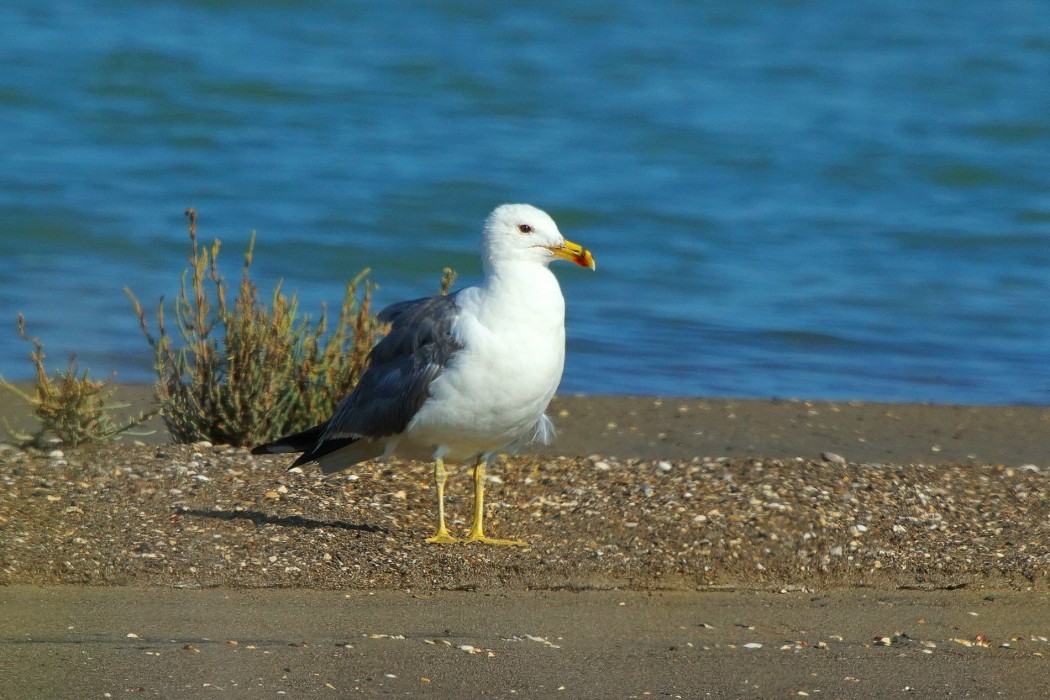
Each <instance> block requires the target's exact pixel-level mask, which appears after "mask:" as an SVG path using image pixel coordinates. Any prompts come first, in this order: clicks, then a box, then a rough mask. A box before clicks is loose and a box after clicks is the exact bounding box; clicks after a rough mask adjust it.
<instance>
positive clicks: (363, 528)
mask: <svg viewBox="0 0 1050 700" xmlns="http://www.w3.org/2000/svg"><path fill="white" fill-rule="evenodd" d="M182 515H190V516H196V517H198V518H211V519H213V520H251V521H252V522H253V523H255V524H256V525H278V526H280V527H303V528H307V529H309V530H313V529H317V528H324V529H340V530H353V531H355V532H383V531H384V530H383V528H381V527H379V526H378V525H369V524H368V523H346V522H343V521H341V520H333V521H325V520H314V519H313V518H307V517H304V516H302V515H281V516H278V515H272V514H270V513H263V512H262V511H258V510H185V511H182Z"/></svg>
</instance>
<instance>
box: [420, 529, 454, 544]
mask: <svg viewBox="0 0 1050 700" xmlns="http://www.w3.org/2000/svg"><path fill="white" fill-rule="evenodd" d="M462 541H463V540H461V539H459V538H458V537H453V536H452V535H450V534H448V530H446V529H445V528H444V527H440V528H438V531H437V532H435V533H434V535H433V536H432V537H428V538H427V542H429V543H431V544H455V543H456V542H462Z"/></svg>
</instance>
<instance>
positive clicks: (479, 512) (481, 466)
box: [467, 456, 525, 547]
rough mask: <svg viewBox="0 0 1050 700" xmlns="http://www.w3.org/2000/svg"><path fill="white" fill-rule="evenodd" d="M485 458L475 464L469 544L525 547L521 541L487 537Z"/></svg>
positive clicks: (479, 459)
mask: <svg viewBox="0 0 1050 700" xmlns="http://www.w3.org/2000/svg"><path fill="white" fill-rule="evenodd" d="M484 522H485V458H484V456H482V457H478V461H477V463H475V464H474V522H473V523H472V524H471V526H470V532H468V533H467V542H481V543H482V544H502V545H508V546H511V547H524V546H525V543H524V542H522V541H521V540H500V539H496V538H495V537H485V529H484V527H485V526H484Z"/></svg>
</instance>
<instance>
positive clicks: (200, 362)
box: [125, 209, 381, 445]
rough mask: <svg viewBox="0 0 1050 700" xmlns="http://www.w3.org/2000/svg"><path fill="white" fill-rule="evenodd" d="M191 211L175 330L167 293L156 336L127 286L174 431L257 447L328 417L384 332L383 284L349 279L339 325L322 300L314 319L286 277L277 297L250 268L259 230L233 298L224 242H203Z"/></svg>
mask: <svg viewBox="0 0 1050 700" xmlns="http://www.w3.org/2000/svg"><path fill="white" fill-rule="evenodd" d="M186 215H187V217H188V218H189V234H190V257H189V269H188V270H186V271H184V272H183V275H182V280H181V285H180V292H179V295H178V297H177V298H176V299H175V303H174V305H173V306H174V319H175V321H174V330H173V332H172V333H169V331H168V326H167V322H166V319H165V310H164V308H165V304H164V299H163V298H162V299H161V300H160V303H159V305H158V309H157V335H154V334H153V333H151V332H150V329H149V325H148V323H147V321H146V315H145V313H144V312H143V310H142V306H141V304H139V302H138V300H136V299H135V296H134V295H133V294H132V293H131V291H130V290H128V289H125V292H126V293H127V295H128V297H129V298H130V299H131V301H132V304H134V307H135V313H136V314H138V317H139V324H140V325H141V327H142V332H143V334H144V335H145V336H146V340H147V341H148V342H149V344H150V345H151V346H152V347H153V350H154V353H155V369H156V373H157V385H156V393H157V399H158V402H159V404H160V407H161V415H162V416H163V418H164V422H165V424H166V425H167V427H168V430H169V431H170V433H171V435H172V437H173V438H174V439H175V440H176V441H178V442H195V441H198V440H209V441H211V442H213V443H216V444H229V445H253V444H259V443H263V442H267V441H270V440H274V439H276V438H278V437H281V436H283V435H286V434H288V433H291V432H295V431H297V430H302V429H305V428H307V427H309V426H311V425H314V424H316V423H319V422H321V421H323V420H325V419H326V418H327V417H328V416H329V415H330V414H331V413H332V411H333V410H334V409H335V407H336V405H337V404H338V402H339V401H340V399H342V398H343V396H345V395H346V394H347V393H348V392H349V391H350V390H351V389H353V387H354V386H356V384H357V381H358V379H359V378H360V376H361V374H362V373H363V372H364V370H365V367H366V364H367V361H368V353H369V351H370V350H371V348H372V345H373V344H374V343H375V341H376V340H377V338H378V335H379V333H380V330H381V329H380V328H379V325H380V324H378V322H377V321H376V319H375V316H374V315H373V314H372V313H371V299H372V291H373V289H374V288H375V287H374V285H373V284H372V283H371V282H370V281H369V280H368V279H367V275H368V270H367V269H366V270H364V271H363V272H361V273H360V274H359V275H357V277H355V278H354V279H353V280H351V281H350V283H349V284H347V286H346V292H345V296H344V299H343V304H342V306H341V308H340V309H339V316H338V318H336V319H335V323H334V324H332V327H331V328H329V321H328V314H327V311H326V309H325V307H323V306H322V310H321V315H320V317H319V318H318V320H317V322H316V323H313V322H312V321H311V319H310V317H308V316H304V315H300V314H299V313H298V302H297V299H296V296H295V295H294V294H293V295H292V296H291V297H288V296H285V295H284V294H283V293H282V292H281V288H280V284H278V285H277V287H276V288H275V289H274V291H273V294H272V295H271V296H270V299H269V304H266V303H264V302H263V301H262V300H260V296H259V290H258V288H257V287H256V285H255V283H254V282H252V280H251V278H250V276H249V267H250V266H251V263H252V253H253V250H254V246H255V235H254V234H253V235H252V238H251V242H250V243H249V244H248V250H247V252H246V253H245V256H244V264H243V268H242V273H241V281H240V286H239V287H238V290H237V298H236V300H234V301H233V303H232V304H231V303H230V301H229V299H228V293H227V291H228V290H227V285H226V282H225V280H224V279H223V277H222V275H221V274H220V272H219V269H218V267H217V259H218V256H219V241H218V240H216V241H214V243H212V245H211V248H210V249H209V248H208V247H205V246H202V245H201V244H200V242H199V241H198V238H197V215H196V212H195V211H194V210H193V209H188V210H186ZM173 334H174V335H176V336H177V338H178V339H179V340H180V341H181V347H176V341H175V340H174V339H173V337H172V335H173Z"/></svg>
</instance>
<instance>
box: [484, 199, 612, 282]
mask: <svg viewBox="0 0 1050 700" xmlns="http://www.w3.org/2000/svg"><path fill="white" fill-rule="evenodd" d="M481 257H482V260H484V262H485V266H486V267H487V268H491V267H493V266H496V265H499V264H500V263H504V262H537V263H539V264H541V265H548V264H549V263H550V262H551V261H552V260H554V259H555V258H561V259H563V260H571V261H572V262H574V263H576V264H577V265H580V266H581V267H589V268H591V269H592V270H593V269H594V258H593V257H591V254H590V252H589V251H587V250H586V249H585V248H583V247H582V246H579V245H577V244H575V243H572V242H571V241H567V240H565V237H564V236H562V235H561V231H559V230H558V225H557V224H555V223H554V219H552V218H551V217H550V216H549V215H548V214H547V212H545V211H542V210H541V209H537V208H536V207H534V206H532V205H531V204H501V205H500V206H498V207H496V208H495V209H493V210H492V213H491V214H489V218H488V219H486V220H485V231H484V233H483V235H482V242H481Z"/></svg>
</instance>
